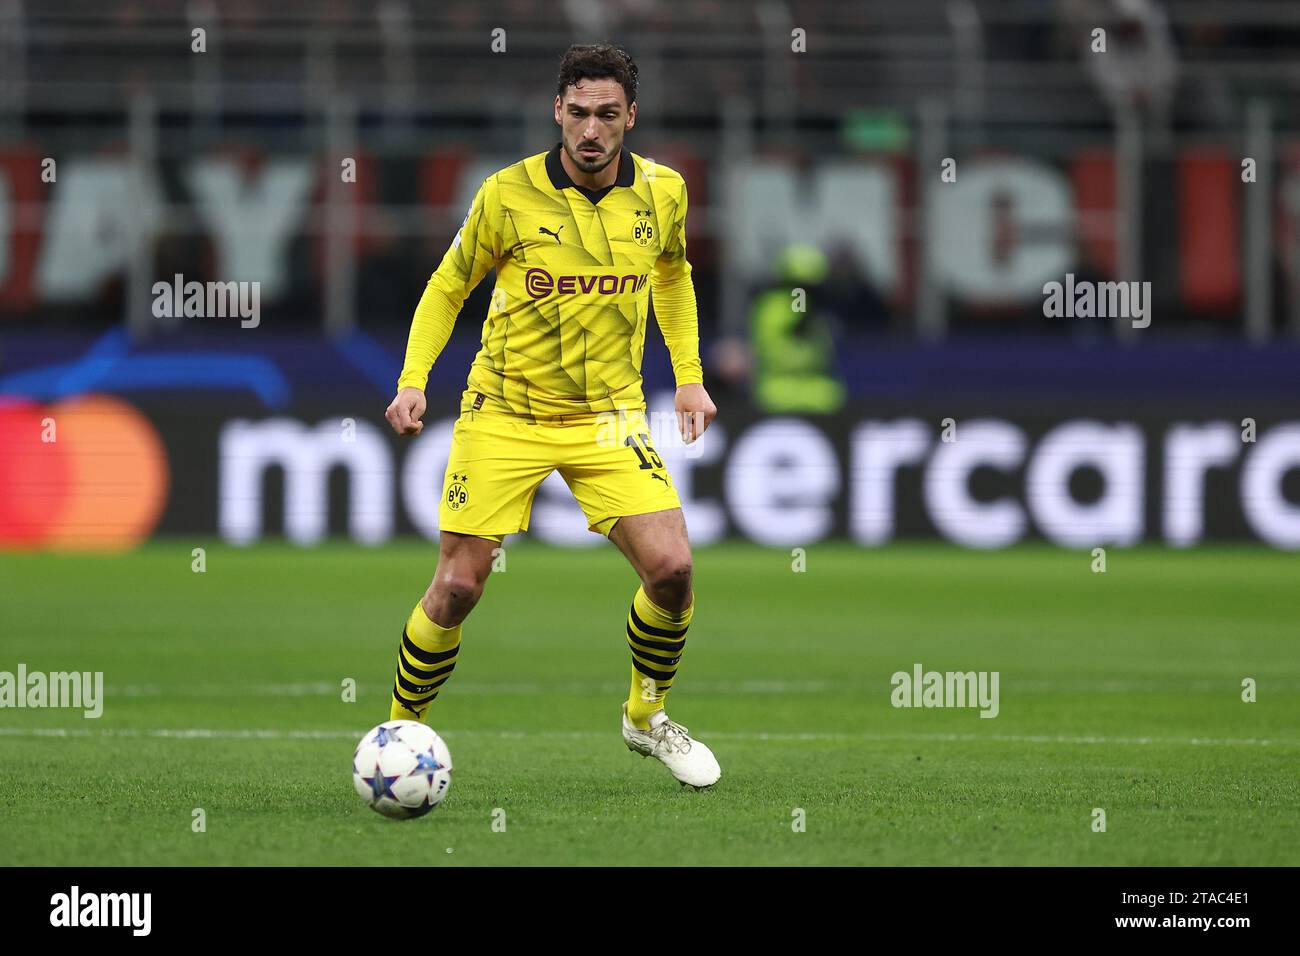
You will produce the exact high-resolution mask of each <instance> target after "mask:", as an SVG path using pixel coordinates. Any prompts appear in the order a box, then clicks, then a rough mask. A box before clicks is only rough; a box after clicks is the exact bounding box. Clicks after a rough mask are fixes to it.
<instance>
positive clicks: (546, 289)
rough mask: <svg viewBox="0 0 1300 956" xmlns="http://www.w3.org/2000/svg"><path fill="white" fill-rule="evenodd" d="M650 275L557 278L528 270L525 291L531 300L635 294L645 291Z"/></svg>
mask: <svg viewBox="0 0 1300 956" xmlns="http://www.w3.org/2000/svg"><path fill="white" fill-rule="evenodd" d="M647 278H649V273H644V272H643V273H641V274H640V275H637V274H635V273H628V274H627V275H558V276H553V275H551V274H550V273H549V272H547V271H546V270H545V269H529V270H528V272H526V273H525V274H524V288H526V289H527V290H528V294H529V296H531V297H532V298H534V299H544V298H546V296H548V295H551V294H552V293H554V294H556V295H587V294H588V293H593V292H594V293H595V294H596V295H625V294H628V293H632V294H635V293H637V292H640V291H641V290H642V289H644V288H645V281H646V279H647Z"/></svg>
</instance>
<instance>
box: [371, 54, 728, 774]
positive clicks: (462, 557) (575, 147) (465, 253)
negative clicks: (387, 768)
mask: <svg viewBox="0 0 1300 956" xmlns="http://www.w3.org/2000/svg"><path fill="white" fill-rule="evenodd" d="M636 90H637V68H636V64H635V63H633V61H632V58H631V57H630V56H629V55H628V54H627V52H626V51H624V50H623V49H622V48H620V47H616V46H611V45H609V44H596V45H590V46H572V47H570V48H569V49H568V50H567V51H566V52H565V54H564V56H563V57H562V58H561V61H560V73H559V83H558V90H557V94H556V97H555V104H554V106H555V122H556V123H557V124H558V125H559V127H560V132H561V141H560V142H559V143H557V144H556V145H555V147H554V148H553V149H551V150H550V151H548V152H545V153H538V154H536V155H534V156H530V157H528V158H527V159H523V160H521V161H519V162H517V163H515V164H514V165H512V166H507V167H506V168H505V169H502V170H500V171H498V172H496V173H493V174H492V175H491V176H488V177H487V179H486V180H485V181H484V182H483V184H482V186H481V187H480V188H479V190H478V193H477V194H476V195H475V197H474V201H473V204H472V205H471V206H470V209H469V213H468V214H467V215H466V217H465V221H464V222H463V223H462V224H461V227H460V231H459V232H458V233H457V234H456V237H455V239H454V240H453V241H452V244H451V248H450V249H448V250H447V253H446V255H445V256H444V257H443V259H442V263H441V265H439V266H438V269H437V271H436V272H434V273H433V276H432V277H431V278H430V279H429V283H428V286H427V287H426V288H425V290H424V294H423V296H422V297H421V298H420V303H419V305H418V306H417V307H416V310H415V317H414V319H413V320H412V323H411V333H410V338H409V341H408V344H407V349H406V362H405V366H404V367H403V369H402V374H401V377H400V378H399V379H398V382H397V385H398V393H397V397H396V398H394V399H393V401H392V404H391V405H389V406H388V411H387V412H386V417H387V419H388V421H389V422H390V423H391V425H392V426H393V428H394V430H395V431H397V433H398V434H401V435H418V434H419V433H420V430H421V429H422V428H423V423H422V422H421V417H422V416H423V415H424V412H425V396H424V388H425V384H426V382H427V379H428V374H429V369H430V367H431V366H432V365H433V362H434V360H435V359H436V358H437V357H438V353H439V352H440V351H441V350H442V348H443V346H444V345H445V344H446V342H447V338H448V336H449V335H450V334H451V329H452V324H453V323H454V322H455V320H456V316H457V313H458V312H459V311H460V308H461V306H462V305H463V304H464V301H465V298H466V296H468V295H469V293H470V292H471V291H472V290H473V289H474V287H475V286H477V285H478V283H479V282H480V281H481V280H482V279H483V277H484V275H486V274H487V271H488V270H489V269H491V268H493V267H494V266H495V267H496V275H497V280H496V287H495V289H494V290H493V294H492V299H491V306H490V308H489V310H488V315H487V318H486V319H485V321H484V323H483V337H482V343H483V344H482V348H480V349H479V352H478V355H477V356H476V357H475V359H474V363H473V365H472V367H471V368H470V372H469V382H468V387H467V388H466V389H465V391H464V393H463V395H462V397H461V403H460V416H459V418H458V419H457V421H456V425H455V429H454V431H453V435H452V443H451V455H450V458H449V459H448V462H447V472H446V476H445V478H444V480H443V489H442V501H441V504H440V506H439V519H438V520H439V527H440V536H439V538H440V541H439V554H438V567H437V570H436V571H435V572H434V576H433V582H432V583H431V584H430V585H429V589H428V591H426V592H425V595H424V597H423V598H422V599H421V600H420V603H419V604H417V605H416V606H415V609H414V610H413V611H412V612H411V614H410V617H409V619H408V620H407V623H406V628H405V630H404V632H403V634H402V642H401V647H400V649H399V652H398V666H397V678H396V682H395V683H394V686H393V702H392V710H391V717H392V719H395V720H396V719H404V720H423V719H424V715H425V712H426V711H427V709H428V707H429V705H430V704H431V703H432V702H433V700H434V698H436V697H437V696H438V692H439V690H440V689H441V687H442V685H443V684H444V683H445V682H446V681H447V679H448V678H449V677H450V676H451V672H452V669H453V668H454V667H455V666H456V660H457V657H458V655H459V652H460V643H461V624H462V622H463V621H464V620H465V618H466V617H467V616H468V615H469V613H470V611H471V610H472V609H473V608H474V605H475V604H476V603H477V602H478V599H479V597H480V596H481V595H482V593H483V586H484V584H485V583H486V581H487V578H488V574H489V572H490V571H491V565H492V556H493V555H492V552H493V550H494V549H495V548H497V547H499V546H500V544H501V541H502V540H503V538H504V537H505V536H506V535H508V534H514V533H515V532H518V531H522V530H525V529H526V528H527V527H528V517H529V513H530V512H531V510H532V504H533V497H534V496H535V495H536V493H537V486H538V485H540V484H541V482H542V479H544V478H546V477H547V476H548V475H549V474H550V473H551V472H552V471H555V470H556V469H558V470H559V472H560V474H561V476H562V477H563V478H564V480H565V481H566V482H567V483H568V485H569V488H570V490H571V491H572V492H573V494H574V497H575V498H577V500H578V503H579V504H580V505H581V506H582V510H583V512H584V513H585V514H586V517H587V524H588V528H589V529H590V530H591V531H593V532H598V533H600V534H604V535H606V536H608V538H609V539H610V540H611V541H613V542H614V544H615V545H616V546H617V547H618V548H619V550H620V551H622V552H623V554H624V555H626V556H627V559H628V561H629V562H631V564H632V567H633V568H634V569H635V570H636V573H637V575H638V577H640V579H641V584H640V586H639V587H638V588H637V590H636V594H635V595H634V596H633V598H632V606H631V607H630V608H629V610H628V615H627V622H626V633H627V642H628V645H629V647H630V648H631V652H632V679H631V685H630V688H629V691H628V698H627V701H626V702H625V703H624V704H623V740H624V742H625V743H626V744H627V746H628V748H629V749H631V750H633V751H634V752H636V753H640V754H642V755H644V756H652V757H655V758H657V759H658V760H660V761H661V762H662V763H663V764H664V765H665V766H667V767H668V769H669V770H670V771H671V772H672V774H673V776H674V777H676V778H677V779H678V780H679V781H681V782H682V783H683V784H684V785H690V786H694V787H707V786H711V785H712V784H713V783H715V782H716V781H717V780H718V778H719V777H720V776H721V774H722V771H721V769H720V768H719V766H718V762H717V760H716V759H715V758H714V756H713V753H712V751H710V750H709V748H708V747H706V746H705V745H704V744H702V743H700V742H699V741H698V740H694V739H692V738H691V736H690V735H689V733H688V732H687V729H686V728H685V727H683V726H682V725H681V724H678V723H676V722H675V721H672V720H669V719H668V715H667V713H666V712H665V711H664V700H665V698H666V697H667V695H668V691H669V690H670V689H671V687H672V684H673V679H674V678H675V677H676V675H677V669H678V666H679V665H680V663H681V659H682V653H683V651H684V650H685V648H686V633H687V630H688V628H689V627H690V623H691V616H692V613H693V611H694V607H695V605H694V594H693V592H692V587H691V573H692V569H691V550H690V544H689V542H688V540H687V537H686V522H685V521H684V520H683V518H682V511H681V501H680V500H679V499H678V497H677V492H676V490H675V489H674V487H673V480H672V476H671V475H670V474H669V473H668V470H667V469H666V468H665V467H664V463H663V461H662V460H661V459H660V457H659V455H658V454H657V453H656V451H655V449H654V446H653V444H652V443H651V440H650V429H649V427H648V425H647V422H646V414H645V398H644V397H643V395H642V392H641V357H642V353H643V352H644V350H645V334H646V317H647V310H648V306H649V299H650V293H651V290H653V292H654V304H655V316H656V319H657V321H658V325H659V329H660V331H661V332H662V333H663V338H664V342H665V344H666V345H667V346H668V352H669V355H670V357H671V359H672V366H673V373H674V376H675V378H676V382H677V394H676V401H675V407H676V412H677V424H678V427H679V429H680V430H681V432H682V438H683V440H684V441H686V442H688V443H689V442H692V441H695V440H696V439H698V438H699V437H700V435H701V434H702V433H703V431H704V429H705V428H707V427H708V425H709V423H710V422H711V421H712V420H713V417H714V416H715V415H716V414H717V408H716V407H715V406H714V404H713V402H712V401H711V400H710V399H709V395H708V392H706V391H705V390H704V385H703V376H702V375H701V372H700V358H699V335H698V327H697V320H696V311H695V289H694V286H693V285H692V282H691V266H690V263H688V262H687V260H686V183H685V181H684V180H683V179H682V177H681V175H680V174H678V173H677V172H675V171H673V170H672V169H669V168H668V167H666V166H662V165H659V164H657V163H655V162H653V161H651V160H648V159H645V158H643V157H641V156H639V155H637V154H635V153H632V152H629V151H628V150H627V149H626V148H625V147H624V145H623V137H624V134H625V133H626V132H627V131H628V130H630V129H632V127H633V125H634V124H635V123H636ZM538 653H539V654H540V653H542V651H541V649H540V648H539V650H538Z"/></svg>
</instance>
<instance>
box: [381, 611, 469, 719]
mask: <svg viewBox="0 0 1300 956" xmlns="http://www.w3.org/2000/svg"><path fill="white" fill-rule="evenodd" d="M459 652H460V625H459V624H457V625H456V626H455V627H439V626H438V625H437V624H435V623H433V621H431V620H429V616H428V615H427V614H425V613H424V606H423V605H422V604H417V605H415V610H414V611H412V612H411V616H410V618H409V619H407V622H406V628H405V630H403V631H402V644H401V647H400V648H399V649H398V652H397V678H396V680H395V681H394V682H393V704H392V707H391V708H390V709H389V715H388V718H389V720H420V721H422V720H424V714H425V711H427V710H428V709H429V705H430V704H432V703H433V700H434V698H435V697H437V696H438V691H439V689H440V688H441V687H442V685H443V684H445V683H446V682H447V678H449V677H450V676H451V672H452V670H453V669H454V668H455V667H456V655H457V654H458V653H459Z"/></svg>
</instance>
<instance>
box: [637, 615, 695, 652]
mask: <svg viewBox="0 0 1300 956" xmlns="http://www.w3.org/2000/svg"><path fill="white" fill-rule="evenodd" d="M635 616H636V615H633V617H635ZM638 626H639V625H638ZM682 633H683V634H685V633H686V632H685V631H682ZM627 636H628V640H632V641H636V642H637V643H638V644H644V645H645V646H646V647H654V648H658V649H659V650H661V651H678V652H680V651H682V650H683V649H684V648H685V647H686V638H684V637H683V638H682V639H681V640H678V641H673V642H672V643H671V644H670V643H668V642H667V641H652V640H649V639H648V638H644V637H642V636H641V635H640V634H638V633H637V632H636V631H634V630H632V624H631V623H630V622H629V623H628V625H627Z"/></svg>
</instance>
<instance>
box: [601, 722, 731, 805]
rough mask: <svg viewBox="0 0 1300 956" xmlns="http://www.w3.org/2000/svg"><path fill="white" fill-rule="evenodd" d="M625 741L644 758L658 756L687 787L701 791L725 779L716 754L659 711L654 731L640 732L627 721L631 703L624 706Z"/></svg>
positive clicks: (653, 725)
mask: <svg viewBox="0 0 1300 956" xmlns="http://www.w3.org/2000/svg"><path fill="white" fill-rule="evenodd" d="M623 742H624V743H625V744H627V749H628V750H631V751H634V752H636V753H639V754H640V755H641V756H643V757H654V758H655V759H656V760H658V761H659V762H660V763H662V764H663V765H664V766H665V767H667V768H668V770H669V771H670V772H671V773H672V775H673V776H674V777H676V778H677V779H678V780H679V781H681V784H682V786H684V787H688V786H689V787H695V788H696V789H697V790H699V789H702V788H704V787H711V786H713V785H714V784H715V783H717V782H718V778H719V777H721V776H722V768H721V767H719V766H718V760H717V758H716V757H714V756H713V751H712V750H710V749H709V748H708V747H706V746H705V745H704V744H702V743H700V742H699V741H698V740H695V739H693V738H692V737H691V735H690V734H689V733H687V731H686V728H685V727H683V726H682V725H681V724H679V723H677V722H675V721H672V720H669V719H668V714H666V713H665V712H664V711H662V710H657V711H655V712H654V713H653V714H651V715H650V729H649V730H640V729H638V728H637V727H635V726H633V724H632V721H630V720H628V719H627V702H626V701H625V702H624V703H623Z"/></svg>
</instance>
